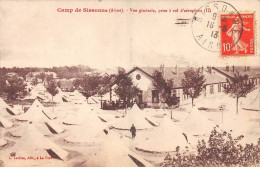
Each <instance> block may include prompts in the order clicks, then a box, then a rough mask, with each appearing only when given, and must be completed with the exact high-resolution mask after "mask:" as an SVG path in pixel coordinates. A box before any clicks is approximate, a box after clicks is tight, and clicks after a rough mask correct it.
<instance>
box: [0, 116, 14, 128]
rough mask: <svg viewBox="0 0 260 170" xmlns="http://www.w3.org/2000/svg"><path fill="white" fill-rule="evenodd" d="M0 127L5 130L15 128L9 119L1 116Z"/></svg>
mask: <svg viewBox="0 0 260 170" xmlns="http://www.w3.org/2000/svg"><path fill="white" fill-rule="evenodd" d="M0 126H3V127H4V128H11V127H13V123H12V122H11V121H9V120H8V119H6V118H4V117H1V116H0Z"/></svg>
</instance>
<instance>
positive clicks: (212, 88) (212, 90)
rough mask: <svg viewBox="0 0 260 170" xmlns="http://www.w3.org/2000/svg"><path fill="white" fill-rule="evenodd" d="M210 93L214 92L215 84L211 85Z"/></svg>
mask: <svg viewBox="0 0 260 170" xmlns="http://www.w3.org/2000/svg"><path fill="white" fill-rule="evenodd" d="M210 94H214V86H213V85H210Z"/></svg>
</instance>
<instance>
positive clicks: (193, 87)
mask: <svg viewBox="0 0 260 170" xmlns="http://www.w3.org/2000/svg"><path fill="white" fill-rule="evenodd" d="M184 76H185V77H184V79H182V80H181V86H182V87H183V93H184V94H186V95H188V96H189V97H190V98H191V104H192V107H193V101H194V99H195V98H197V97H199V96H200V93H201V91H202V90H203V87H204V83H205V81H206V80H205V77H204V75H203V74H202V73H201V72H200V70H199V69H193V68H189V69H188V70H187V71H185V72H184Z"/></svg>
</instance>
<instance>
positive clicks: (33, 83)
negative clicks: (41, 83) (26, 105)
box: [32, 77, 38, 86]
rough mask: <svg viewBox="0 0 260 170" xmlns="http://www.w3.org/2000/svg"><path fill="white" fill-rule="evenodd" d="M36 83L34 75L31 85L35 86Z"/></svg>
mask: <svg viewBox="0 0 260 170" xmlns="http://www.w3.org/2000/svg"><path fill="white" fill-rule="evenodd" d="M37 84H38V79H37V78H36V77H34V78H33V79H32V85H33V86H36V85H37Z"/></svg>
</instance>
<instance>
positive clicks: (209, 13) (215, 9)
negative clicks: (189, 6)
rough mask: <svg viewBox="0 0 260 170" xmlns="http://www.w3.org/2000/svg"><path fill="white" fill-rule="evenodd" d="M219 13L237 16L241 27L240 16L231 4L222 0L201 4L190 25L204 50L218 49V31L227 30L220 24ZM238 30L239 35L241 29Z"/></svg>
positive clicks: (216, 50)
mask: <svg viewBox="0 0 260 170" xmlns="http://www.w3.org/2000/svg"><path fill="white" fill-rule="evenodd" d="M221 13H227V14H228V15H230V16H232V15H234V16H238V17H237V18H238V20H239V22H240V23H241V25H242V27H241V28H243V20H242V17H241V15H240V14H239V12H238V11H237V10H236V8H235V7H234V6H233V5H231V4H229V3H227V2H224V1H212V2H208V3H207V4H205V5H203V6H201V7H200V8H199V9H198V11H197V12H196V13H195V14H194V16H193V18H192V23H191V27H192V34H193V37H194V39H195V40H196V42H197V43H198V44H199V45H200V46H201V47H202V48H204V49H205V50H208V51H211V52H219V51H220V36H221V34H220V32H226V31H227V28H226V26H222V27H221V26H220V14H221ZM240 32H241V34H240V37H241V36H242V32H243V30H240ZM240 37H239V38H238V40H239V39H240ZM235 43H236V42H235Z"/></svg>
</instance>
